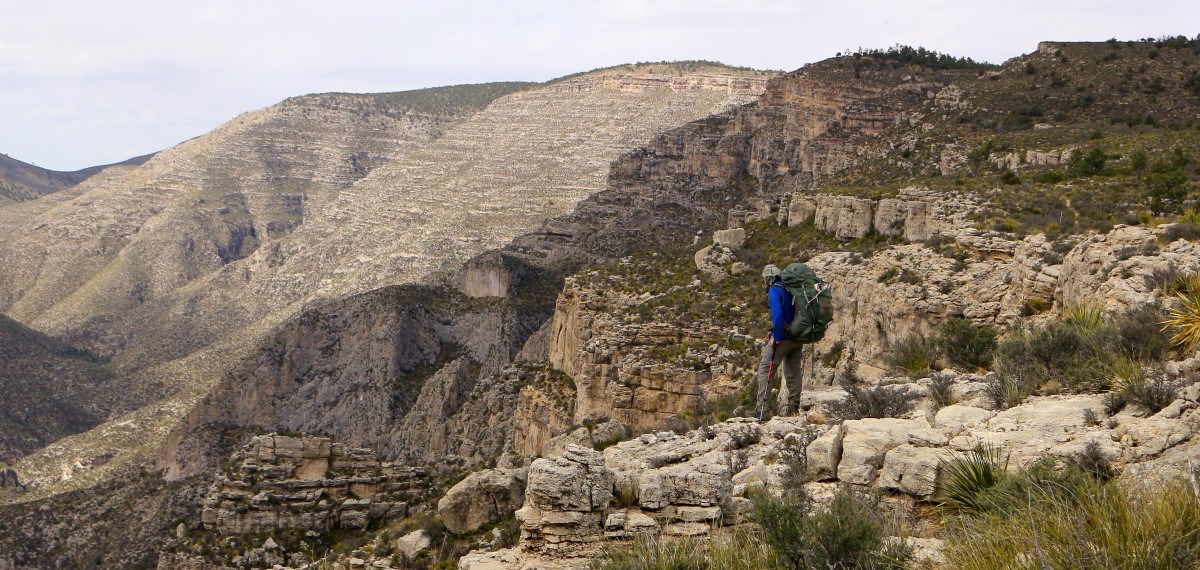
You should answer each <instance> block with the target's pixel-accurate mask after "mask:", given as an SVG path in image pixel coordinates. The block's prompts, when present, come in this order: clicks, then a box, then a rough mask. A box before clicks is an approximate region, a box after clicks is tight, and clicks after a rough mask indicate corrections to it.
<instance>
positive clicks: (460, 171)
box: [0, 69, 765, 368]
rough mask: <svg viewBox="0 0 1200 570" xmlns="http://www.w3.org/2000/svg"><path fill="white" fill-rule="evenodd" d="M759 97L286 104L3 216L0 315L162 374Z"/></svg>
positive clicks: (480, 233) (523, 226)
mask: <svg viewBox="0 0 1200 570" xmlns="http://www.w3.org/2000/svg"><path fill="white" fill-rule="evenodd" d="M643 80H645V81H643ZM764 82H765V78H764V77H762V76H757V75H756V74H753V73H742V72H737V71H721V70H719V69H718V70H714V71H712V72H708V73H701V74H699V75H696V76H695V77H692V76H690V75H682V76H676V75H670V76H663V75H660V74H658V72H656V71H655V70H654V69H649V70H644V69H636V70H631V71H627V72H616V71H602V72H595V73H592V74H585V75H582V76H579V77H574V78H570V79H565V80H562V81H560V82H557V83H552V84H549V85H547V86H543V87H536V88H532V89H526V90H524V91H520V92H517V93H512V94H510V95H507V96H504V97H499V98H498V99H494V100H491V101H481V102H480V103H485V104H486V108H485V107H484V105H483V104H480V105H478V106H474V107H464V108H451V109H441V108H439V107H433V108H427V107H429V105H428V104H425V106H421V105H420V104H413V105H409V106H405V105H403V104H396V103H394V102H392V101H391V100H387V99H384V100H382V101H381V99H380V98H378V97H372V96H351V95H323V96H313V97H307V98H298V99H295V100H289V101H287V102H285V103H283V104H281V105H277V106H275V107H271V108H268V109H264V110H261V111H255V112H252V113H248V114H246V115H244V116H242V117H239V118H238V119H235V120H234V121H232V122H230V123H228V124H226V125H224V126H223V127H221V128H220V129H218V130H216V131H214V132H213V133H210V134H209V135H206V136H204V137H201V138H199V139H196V140H194V141H189V142H188V143H184V144H183V145H180V146H178V147H175V148H173V149H169V150H168V151H164V152H163V153H160V155H158V156H156V157H155V159H153V160H151V161H150V162H148V163H147V164H146V165H144V166H143V167H141V168H138V169H135V170H134V171H131V172H129V173H127V174H125V175H122V176H114V177H109V178H108V179H106V180H104V181H96V182H95V183H89V184H88V185H85V186H83V187H80V188H77V189H75V190H74V191H73V192H72V193H71V194H70V195H63V196H62V197H60V198H58V199H56V200H52V201H44V203H39V204H37V205H36V206H30V207H28V208H21V209H19V210H17V211H13V212H11V213H7V212H6V214H7V215H8V216H9V217H6V218H5V219H3V220H0V227H4V228H6V229H8V228H11V229H12V231H14V232H16V233H17V235H16V236H12V237H6V236H0V259H3V260H4V261H5V263H6V264H7V265H8V266H10V267H12V268H13V270H12V271H11V272H8V273H6V274H5V275H4V276H3V278H4V283H3V289H4V291H5V295H6V297H5V298H3V299H0V306H2V307H4V308H5V310H6V311H7V312H8V313H9V314H10V315H12V316H14V317H16V318H17V319H19V320H21V321H23V322H26V323H30V324H32V325H34V326H36V327H37V328H39V329H42V330H46V331H50V332H53V333H56V334H67V335H68V336H69V337H70V338H78V339H80V340H83V341H85V344H87V345H88V346H89V347H90V348H93V349H96V350H98V351H100V352H105V353H115V354H116V359H115V362H116V364H117V365H118V366H121V367H125V368H138V367H141V366H146V365H150V364H154V363H159V362H163V361H165V360H170V359H173V358H178V357H181V356H183V355H186V354H189V353H191V352H193V351H195V350H197V349H199V348H201V347H203V346H205V345H207V344H210V343H212V342H214V341H219V340H222V339H224V338H227V337H228V333H229V331H230V330H237V329H239V328H242V327H245V326H248V325H250V324H252V323H255V322H257V321H259V320H260V319H264V318H265V319H267V326H269V325H270V324H274V323H278V322H280V321H281V320H282V319H284V318H286V317H288V316H291V315H294V314H295V313H296V312H297V311H298V310H299V308H300V307H301V306H302V303H304V302H306V301H313V300H319V299H330V298H338V297H344V296H348V295H352V294H355V293H358V292H363V291H367V290H370V289H374V288H378V287H381V286H385V285H390V284H395V283H404V282H418V281H421V280H422V279H424V278H426V277H428V276H429V275H430V274H431V273H433V272H434V271H436V270H437V269H439V268H440V267H441V266H442V264H444V263H446V262H453V263H458V262H463V261H466V260H467V259H469V258H470V257H471V256H473V255H474V254H476V253H479V252H480V251H483V250H484V249H487V248H494V247H499V246H501V245H503V244H504V243H506V242H508V241H509V240H511V239H512V238H513V237H515V236H517V235H519V234H520V233H523V232H524V231H528V230H529V229H532V228H534V227H536V226H537V225H538V224H539V223H541V222H542V221H543V220H545V219H547V218H550V217H554V216H556V215H559V214H562V213H564V212H568V211H570V210H571V208H572V207H573V206H574V205H575V204H576V203H577V202H578V201H579V200H580V199H582V198H584V197H586V196H588V195H589V194H592V193H595V192H597V191H599V190H600V189H601V188H602V187H603V184H604V174H605V173H606V171H607V168H608V163H609V162H610V161H611V160H612V159H613V158H615V157H616V156H618V155H619V154H620V153H621V152H624V151H626V150H628V149H630V148H633V147H634V146H635V145H637V144H640V143H641V142H643V141H644V140H646V139H648V138H649V137H650V136H652V135H653V134H654V133H656V132H658V131H661V130H663V129H664V128H669V127H673V126H676V125H678V124H681V123H683V122H686V121H689V120H693V119H696V118H698V117H702V116H705V115H707V114H709V113H712V112H715V111H719V110H721V109H723V108H725V107H727V106H729V105H735V104H740V103H743V102H746V101H748V100H751V99H752V98H754V97H756V96H757V95H758V93H759V92H760V91H761V89H762V85H763V83H764ZM516 87H527V86H524V85H520V86H512V88H511V89H509V91H510V92H511V91H513V90H515V88H516ZM503 94H504V92H503V91H496V92H494V93H493V97H495V96H498V95H503ZM48 220H53V221H54V223H52V224H51V223H48ZM68 244H69V246H68ZM63 267H71V268H72V270H71V271H70V272H62V270H61V269H54V268H63ZM56 271H58V272H60V273H58V274H56V273H55V272H56Z"/></svg>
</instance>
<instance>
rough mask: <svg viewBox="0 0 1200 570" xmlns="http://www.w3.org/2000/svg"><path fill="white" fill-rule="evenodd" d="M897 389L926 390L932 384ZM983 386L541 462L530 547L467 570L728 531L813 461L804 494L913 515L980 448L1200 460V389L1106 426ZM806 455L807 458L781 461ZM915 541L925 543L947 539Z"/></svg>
mask: <svg viewBox="0 0 1200 570" xmlns="http://www.w3.org/2000/svg"><path fill="white" fill-rule="evenodd" d="M1192 360H1195V359H1192ZM896 389H906V390H911V391H915V392H916V393H924V390H925V389H926V388H925V387H924V383H923V381H922V382H918V383H911V384H905V383H901V384H899V385H897V386H896ZM981 391H982V383H979V382H977V381H974V380H973V379H971V378H970V377H960V378H958V379H957V382H956V383H955V387H954V392H955V394H956V395H957V397H958V398H959V399H960V400H961V401H962V402H964V403H962V404H955V405H951V406H947V407H944V408H941V409H940V410H933V409H930V408H926V407H922V408H921V409H919V410H918V411H916V412H912V413H910V414H907V415H905V416H904V417H902V418H875V419H863V420H847V421H845V422H843V423H841V424H836V425H827V424H824V423H811V422H809V421H807V419H806V417H795V418H775V419H772V420H770V421H768V422H759V421H757V420H752V419H742V418H738V419H731V420H729V421H726V422H724V423H721V424H717V425H714V426H711V427H707V428H702V429H700V430H696V431H693V432H690V433H687V434H686V435H677V434H674V433H671V432H660V433H654V434H645V435H642V436H640V437H637V438H634V439H632V440H630V441H625V442H621V443H618V444H616V445H614V446H612V447H609V448H607V449H605V450H604V451H603V453H601V452H597V451H593V450H590V449H586V448H581V447H577V446H575V447H569V448H568V449H567V450H566V451H565V452H564V453H563V454H562V455H560V456H555V457H551V458H546V459H537V460H535V461H534V462H533V463H532V465H531V466H530V477H529V484H528V486H527V487H526V491H525V492H526V495H527V496H528V497H529V500H528V502H527V504H526V506H525V507H524V508H522V509H521V510H519V511H517V516H518V518H519V520H520V521H521V524H522V530H523V532H522V537H521V543H520V546H519V547H518V548H516V549H512V550H501V551H495V552H477V553H473V554H472V555H471V556H468V557H466V558H464V563H463V566H462V567H464V568H495V569H509V568H512V569H515V568H523V567H527V566H526V565H527V564H547V563H549V564H554V565H558V566H554V567H562V568H574V567H586V564H587V563H588V560H589V559H593V558H595V557H596V556H599V554H600V545H601V543H605V542H606V541H611V540H619V539H629V538H631V537H634V536H636V535H639V534H660V533H661V534H666V535H674V536H695V535H699V536H710V535H715V534H717V533H719V532H720V529H721V528H722V527H724V526H729V525H737V524H742V523H744V522H745V521H746V519H745V515H746V513H747V512H748V507H749V504H750V501H749V500H748V499H747V498H746V493H747V492H748V491H749V490H751V489H753V488H755V487H762V488H765V489H767V490H769V491H772V492H778V491H779V490H780V489H781V488H783V486H785V485H786V484H788V483H787V482H786V481H788V480H790V479H788V477H790V475H789V474H788V473H789V470H793V469H796V468H797V467H796V466H797V465H798V466H800V467H799V468H804V467H805V466H806V471H805V472H804V473H801V476H805V475H806V476H807V477H806V478H807V480H809V481H810V482H808V483H804V488H805V490H806V491H807V492H808V494H809V496H811V497H814V498H815V499H816V500H817V501H818V503H820V502H822V501H825V500H828V498H829V497H831V496H832V493H833V490H834V489H835V488H836V487H837V486H838V485H843V484H849V485H853V486H855V487H858V488H878V489H881V490H884V491H888V492H890V493H892V495H891V496H890V497H888V498H886V499H885V502H886V503H888V504H889V506H888V507H887V508H891V509H899V510H898V511H897V512H900V513H908V512H911V509H912V507H913V505H914V502H915V501H929V500H932V499H933V497H934V493H935V490H936V489H937V485H938V483H939V482H940V481H941V480H942V478H943V477H944V471H943V470H944V467H945V462H946V461H949V460H952V459H954V458H956V457H961V456H962V454H963V453H965V452H968V451H971V450H973V449H975V448H976V447H977V446H979V445H993V446H996V447H998V448H1000V449H1003V450H1004V452H1005V454H1006V456H1007V457H1009V459H1010V461H1009V466H1010V468H1012V469H1016V468H1019V467H1020V466H1023V465H1025V464H1027V463H1028V462H1030V461H1033V460H1035V459H1038V458H1041V457H1045V456H1055V457H1059V458H1064V459H1070V458H1072V457H1075V456H1076V455H1078V454H1080V453H1082V452H1083V451H1084V449H1085V447H1087V446H1089V445H1095V446H1097V449H1098V450H1099V451H1100V453H1101V454H1102V455H1103V456H1104V457H1105V458H1107V459H1108V460H1110V461H1112V462H1113V463H1114V465H1116V466H1118V467H1119V468H1120V469H1122V470H1123V472H1124V473H1125V476H1127V477H1130V478H1131V479H1142V478H1144V477H1145V476H1146V475H1148V474H1151V473H1157V476H1158V477H1171V476H1172V475H1171V474H1172V473H1176V474H1177V473H1181V472H1182V471H1180V470H1179V468H1178V466H1180V465H1182V464H1184V463H1186V462H1187V461H1194V460H1196V459H1197V458H1198V457H1200V445H1198V444H1197V442H1196V441H1195V440H1194V438H1193V435H1194V433H1195V429H1196V428H1197V427H1200V423H1198V422H1200V415H1197V409H1198V405H1200V404H1198V401H1197V400H1198V399H1200V383H1198V384H1194V385H1191V386H1189V387H1187V388H1185V389H1182V390H1180V393H1179V396H1180V397H1179V398H1178V399H1177V400H1176V401H1175V402H1174V403H1173V404H1171V405H1170V406H1168V407H1167V408H1165V409H1164V410H1162V411H1161V412H1159V413H1157V414H1154V415H1151V416H1145V415H1142V414H1140V413H1139V412H1138V411H1137V410H1126V411H1123V412H1121V413H1120V414H1117V415H1116V416H1113V417H1112V418H1111V419H1110V420H1108V421H1106V422H1102V424H1100V425H1094V424H1089V423H1088V422H1087V421H1086V419H1085V413H1084V412H1085V411H1086V410H1091V411H1092V413H1093V414H1101V415H1102V412H1101V409H1102V407H1103V405H1102V403H1101V402H1100V398H1099V397H1097V396H1051V397H1037V398H1032V399H1030V400H1029V401H1027V402H1026V403H1024V404H1022V405H1019V406H1016V407H1013V408H1010V409H1008V410H1003V411H995V410H991V409H987V408H983V407H979V406H978V405H977V404H979V401H978V400H977V399H976V397H977V396H978V395H979V394H980V393H981ZM813 417H814V418H815V417H817V416H816V415H814V416H813ZM822 417H823V416H822ZM796 450H798V452H799V453H800V455H801V456H802V457H803V458H804V461H803V462H802V463H794V462H793V463H789V461H791V460H789V461H783V460H781V458H786V457H794V456H793V455H790V454H793V453H795V452H796ZM916 540H917V542H919V543H920V544H921V545H922V547H923V548H927V547H929V546H931V545H933V546H936V544H935V543H936V542H937V541H936V540H933V539H926V538H917V539H916ZM930 556H936V549H935V552H934V553H933V554H931V555H930ZM489 564H491V565H489Z"/></svg>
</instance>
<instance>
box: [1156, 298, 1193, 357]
mask: <svg viewBox="0 0 1200 570" xmlns="http://www.w3.org/2000/svg"><path fill="white" fill-rule="evenodd" d="M1178 297H1179V305H1178V306H1176V307H1173V308H1172V309H1171V310H1170V312H1169V313H1168V315H1167V320H1165V321H1163V325H1164V327H1163V330H1168V329H1170V330H1173V331H1174V333H1175V334H1174V335H1172V336H1171V342H1172V343H1174V344H1176V345H1178V346H1179V347H1180V348H1182V349H1184V350H1197V349H1200V292H1193V293H1190V294H1186V295H1185V294H1183V293H1180V294H1179V296H1178Z"/></svg>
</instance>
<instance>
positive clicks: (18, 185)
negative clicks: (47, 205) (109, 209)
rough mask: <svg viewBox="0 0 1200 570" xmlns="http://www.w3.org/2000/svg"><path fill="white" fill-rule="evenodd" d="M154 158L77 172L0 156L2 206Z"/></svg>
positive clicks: (142, 158) (146, 156)
mask: <svg viewBox="0 0 1200 570" xmlns="http://www.w3.org/2000/svg"><path fill="white" fill-rule="evenodd" d="M151 156H152V155H145V156H138V157H134V158H131V159H129V160H126V161H123V162H118V163H116V164H106V165H103V166H92V167H89V168H84V169H82V170H76V171H74V172H58V171H54V170H47V169H45V168H40V167H37V166H34V165H32V164H26V163H24V162H21V161H19V160H17V159H15V158H12V157H10V156H8V155H5V154H0V206H4V205H5V204H10V203H14V202H24V201H26V200H33V199H34V198H37V197H39V196H44V195H46V194H49V193H51V192H57V191H59V190H62V189H64V188H69V187H71V186H74V185H76V184H79V183H80V182H83V181H84V180H87V179H88V178H90V177H91V176H93V175H94V174H96V173H98V172H100V171H101V170H104V169H105V168H108V167H110V166H137V165H139V164H142V163H144V162H146V161H147V160H150V157H151Z"/></svg>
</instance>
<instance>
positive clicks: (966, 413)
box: [934, 404, 996, 430]
mask: <svg viewBox="0 0 1200 570" xmlns="http://www.w3.org/2000/svg"><path fill="white" fill-rule="evenodd" d="M995 415H996V412H993V411H991V410H985V409H983V408H976V407H975V406H965V405H962V404H952V405H949V406H946V407H944V408H942V409H940V410H938V413H937V416H935V417H934V422H935V423H936V424H937V426H938V427H940V428H943V429H951V430H953V429H959V428H964V427H976V426H980V425H987V421H988V420H990V419H992V416H995Z"/></svg>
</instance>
